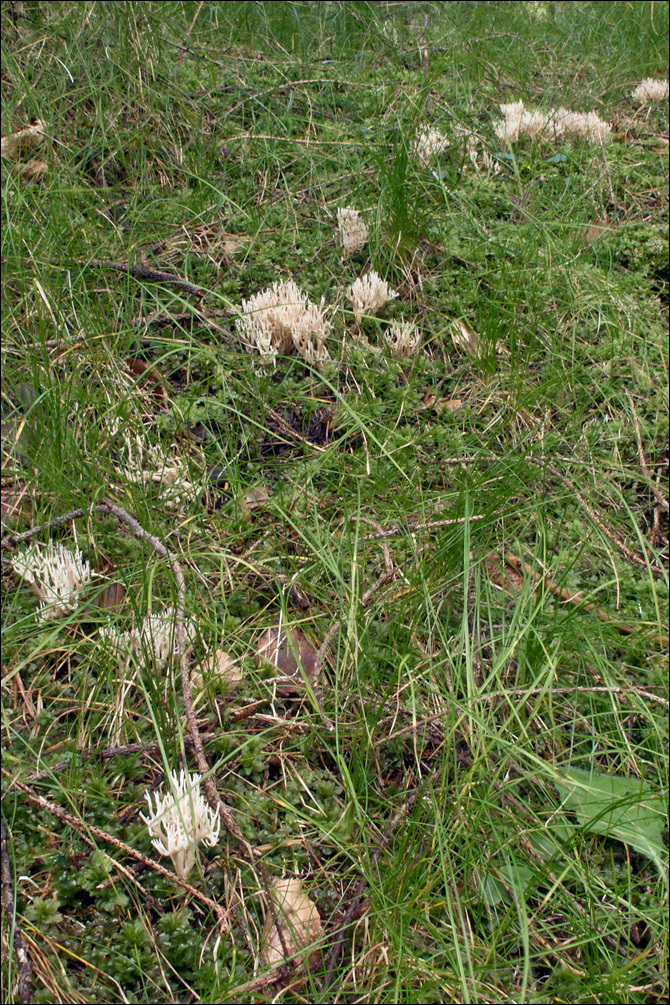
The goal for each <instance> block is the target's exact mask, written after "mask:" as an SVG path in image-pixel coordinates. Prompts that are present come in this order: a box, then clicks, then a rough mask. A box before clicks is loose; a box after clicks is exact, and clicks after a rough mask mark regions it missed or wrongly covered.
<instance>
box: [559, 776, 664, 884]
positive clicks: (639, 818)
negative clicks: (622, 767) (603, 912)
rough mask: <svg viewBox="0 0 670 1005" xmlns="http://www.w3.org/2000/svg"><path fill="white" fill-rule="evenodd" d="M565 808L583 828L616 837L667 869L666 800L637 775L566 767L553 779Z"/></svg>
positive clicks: (659, 866) (660, 868) (661, 869)
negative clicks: (628, 776) (627, 775)
mask: <svg viewBox="0 0 670 1005" xmlns="http://www.w3.org/2000/svg"><path fill="white" fill-rule="evenodd" d="M556 786H557V788H558V790H559V792H560V794H561V797H562V798H563V806H564V808H565V809H568V810H572V812H573V813H574V814H575V815H576V817H577V819H578V821H579V823H580V824H581V825H582V826H583V828H584V830H587V831H594V832H595V833H596V834H605V835H606V836H607V837H610V838H616V839H617V840H618V841H623V842H624V843H625V844H628V845H630V846H631V848H634V849H635V851H637V852H639V853H640V854H641V855H646V856H647V857H648V858H650V859H652V861H653V862H655V863H656V865H657V866H658V868H659V870H660V871H661V872H665V870H666V869H667V851H666V849H665V846H664V844H663V828H664V827H665V826H666V823H667V809H666V802H665V800H664V799H663V797H662V796H661V795H660V794H659V793H657V792H651V791H650V790H649V789H645V788H644V787H643V785H642V784H641V783H640V782H638V781H637V780H636V779H630V778H623V777H621V776H620V775H603V774H600V773H599V772H595V771H592V772H590V771H583V770H582V769H581V768H568V769H567V770H566V771H565V780H562V781H560V782H557V783H556Z"/></svg>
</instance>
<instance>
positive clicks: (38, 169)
mask: <svg viewBox="0 0 670 1005" xmlns="http://www.w3.org/2000/svg"><path fill="white" fill-rule="evenodd" d="M48 170H49V168H48V165H47V164H46V162H45V161H40V160H32V161H28V163H27V164H17V165H16V171H18V173H19V174H20V175H21V177H22V178H23V180H24V181H41V180H42V178H44V176H45V174H46V173H47V171H48Z"/></svg>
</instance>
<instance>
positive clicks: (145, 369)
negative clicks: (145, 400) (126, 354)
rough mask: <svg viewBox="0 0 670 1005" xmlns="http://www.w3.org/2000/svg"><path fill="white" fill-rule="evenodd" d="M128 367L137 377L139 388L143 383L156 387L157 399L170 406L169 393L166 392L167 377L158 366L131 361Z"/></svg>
mask: <svg viewBox="0 0 670 1005" xmlns="http://www.w3.org/2000/svg"><path fill="white" fill-rule="evenodd" d="M127 363H128V367H129V369H130V371H131V373H133V374H134V375H135V376H136V377H138V378H139V379H138V381H137V384H138V386H139V385H140V384H142V382H143V381H149V382H150V383H152V384H154V385H155V389H154V390H155V394H156V397H157V398H158V399H159V400H160V401H161V402H162V403H163V404H164V405H167V404H168V396H167V391H166V390H165V385H164V381H165V377H164V376H163V374H162V373H161V371H160V370H159V369H158V367H157V366H151V364H150V363H146V362H145V361H144V360H143V359H129V360H127Z"/></svg>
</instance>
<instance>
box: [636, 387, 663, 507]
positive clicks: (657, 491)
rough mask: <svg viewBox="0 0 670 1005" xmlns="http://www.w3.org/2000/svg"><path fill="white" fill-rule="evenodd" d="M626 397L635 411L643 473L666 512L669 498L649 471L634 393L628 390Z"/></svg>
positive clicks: (638, 450) (639, 455)
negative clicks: (655, 482) (656, 483)
mask: <svg viewBox="0 0 670 1005" xmlns="http://www.w3.org/2000/svg"><path fill="white" fill-rule="evenodd" d="M626 397H627V398H628V400H629V402H630V407H631V411H632V413H633V422H634V423H635V436H636V437H637V453H638V457H639V458H640V467H641V468H642V474H643V475H644V477H645V478H646V479H647V481H648V482H649V485H648V488H650V489H651V491H652V492H653V493H654V495H655V496H656V498H657V500H658V502H659V503H660V505H661V506H662V507H663V509H664V510H666V512H667V511H670V505H669V504H668V500H667V499H666V498H665V496H664V495H663V493H662V492H661V490H660V489H659V487H658V486H657V485H655V484H654V481H653V479H652V477H651V472H650V471H649V466H648V465H647V458H646V457H645V456H644V448H643V446H642V431H641V430H640V421H639V419H638V417H637V412H636V411H635V405H634V404H633V398H632V395H631V394H630V393H629V392H628V391H626Z"/></svg>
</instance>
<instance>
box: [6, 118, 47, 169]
mask: <svg viewBox="0 0 670 1005" xmlns="http://www.w3.org/2000/svg"><path fill="white" fill-rule="evenodd" d="M45 128H46V126H45V124H44V122H42V120H41V119H36V120H35V121H34V122H31V124H30V125H29V126H25V128H23V129H19V130H18V132H16V133H9V135H7V136H3V137H2V139H1V140H0V155H1V156H2V157H10V158H11V159H12V160H17V159H18V158H19V157H22V156H23V154H26V153H29V152H30V151H31V150H34V149H35V148H36V147H38V146H39V145H40V143H41V142H42V140H43V139H44V130H45Z"/></svg>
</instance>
